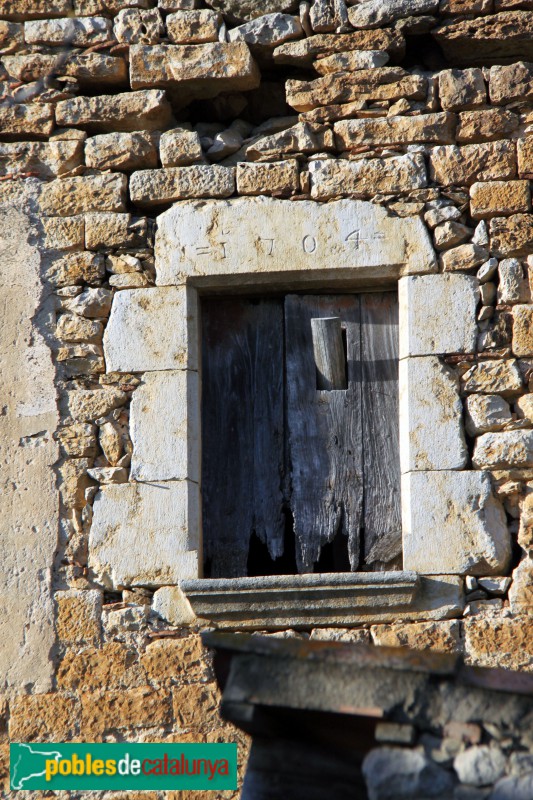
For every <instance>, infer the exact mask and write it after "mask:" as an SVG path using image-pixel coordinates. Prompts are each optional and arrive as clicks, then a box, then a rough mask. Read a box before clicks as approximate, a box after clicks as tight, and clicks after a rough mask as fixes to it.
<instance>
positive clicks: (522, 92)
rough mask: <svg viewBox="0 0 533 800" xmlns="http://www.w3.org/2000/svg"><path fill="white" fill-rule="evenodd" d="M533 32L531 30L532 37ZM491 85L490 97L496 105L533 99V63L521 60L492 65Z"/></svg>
mask: <svg viewBox="0 0 533 800" xmlns="http://www.w3.org/2000/svg"><path fill="white" fill-rule="evenodd" d="M531 32H532V31H531V30H530V32H529V36H530V38H531ZM532 54H533V53H532ZM489 86H490V99H491V101H492V102H493V103H494V104H495V105H505V104H506V103H511V102H512V101H513V100H521V101H527V100H528V99H529V100H531V99H532V98H533V88H532V86H533V64H529V63H524V62H523V61H519V62H518V63H517V64H508V65H507V64H506V65H504V66H497V67H491V69H490V82H489Z"/></svg>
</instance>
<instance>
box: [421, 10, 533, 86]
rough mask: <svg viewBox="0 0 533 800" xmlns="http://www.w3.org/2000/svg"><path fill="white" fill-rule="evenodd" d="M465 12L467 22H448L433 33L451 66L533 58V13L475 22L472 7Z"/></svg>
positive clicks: (500, 15)
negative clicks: (532, 39) (532, 14)
mask: <svg viewBox="0 0 533 800" xmlns="http://www.w3.org/2000/svg"><path fill="white" fill-rule="evenodd" d="M465 12H466V13H465V18H464V19H460V20H457V21H455V20H445V21H444V22H442V23H441V24H440V26H438V27H437V28H434V29H433V31H432V35H433V36H434V37H435V39H436V40H437V42H438V44H439V45H440V46H441V47H442V49H443V51H444V57H445V58H446V59H448V60H449V62H451V63H454V64H476V65H479V64H480V63H481V64H483V63H489V64H494V62H495V61H496V62H498V61H500V63H501V60H503V61H509V60H511V61H515V60H516V59H519V58H526V59H528V60H529V59H530V58H531V57H533V47H532V44H531V15H530V14H529V12H527V11H508V12H506V13H500V14H489V15H486V16H479V17H477V16H476V17H474V18H473V19H472V4H471V3H468V6H467V8H466V9H465ZM491 90H492V86H491ZM491 97H492V92H491Z"/></svg>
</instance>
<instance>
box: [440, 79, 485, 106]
mask: <svg viewBox="0 0 533 800" xmlns="http://www.w3.org/2000/svg"><path fill="white" fill-rule="evenodd" d="M439 97H440V102H441V105H442V107H443V108H444V109H445V110H446V111H460V110H461V109H465V110H466V109H471V108H476V107H477V106H482V105H484V103H486V101H487V90H486V88H485V81H484V80H483V72H482V71H481V70H480V69H445V70H442V72H439Z"/></svg>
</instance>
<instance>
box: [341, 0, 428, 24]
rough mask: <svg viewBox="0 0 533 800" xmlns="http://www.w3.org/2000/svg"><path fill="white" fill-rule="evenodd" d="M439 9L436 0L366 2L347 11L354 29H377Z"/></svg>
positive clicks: (376, 0) (378, 0)
mask: <svg viewBox="0 0 533 800" xmlns="http://www.w3.org/2000/svg"><path fill="white" fill-rule="evenodd" d="M438 7H439V4H438V0H367V2H365V3H363V4H361V5H356V6H354V7H353V8H350V9H349V10H348V18H349V20H350V24H351V25H352V26H353V27H354V28H379V27H381V25H389V24H390V23H391V22H395V21H396V20H397V19H402V18H403V17H411V16H419V15H420V14H432V13H433V12H435V11H436V10H437V9H438Z"/></svg>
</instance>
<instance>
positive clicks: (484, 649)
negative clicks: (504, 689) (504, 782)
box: [464, 616, 533, 798]
mask: <svg viewBox="0 0 533 800" xmlns="http://www.w3.org/2000/svg"><path fill="white" fill-rule="evenodd" d="M464 631H465V650H466V656H467V661H468V662H469V663H470V664H476V665H478V666H480V667H498V668H500V669H502V668H503V669H514V670H518V669H526V670H527V671H531V661H532V657H533V636H532V634H533V620H532V619H531V617H530V616H518V617H514V618H507V619H505V618H504V619H502V618H501V616H497V617H471V618H470V619H466V620H465V621H464ZM526 796H527V795H526ZM508 797H513V798H514V797H516V795H515V794H514V793H513V792H512V791H511V793H510V795H508Z"/></svg>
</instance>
